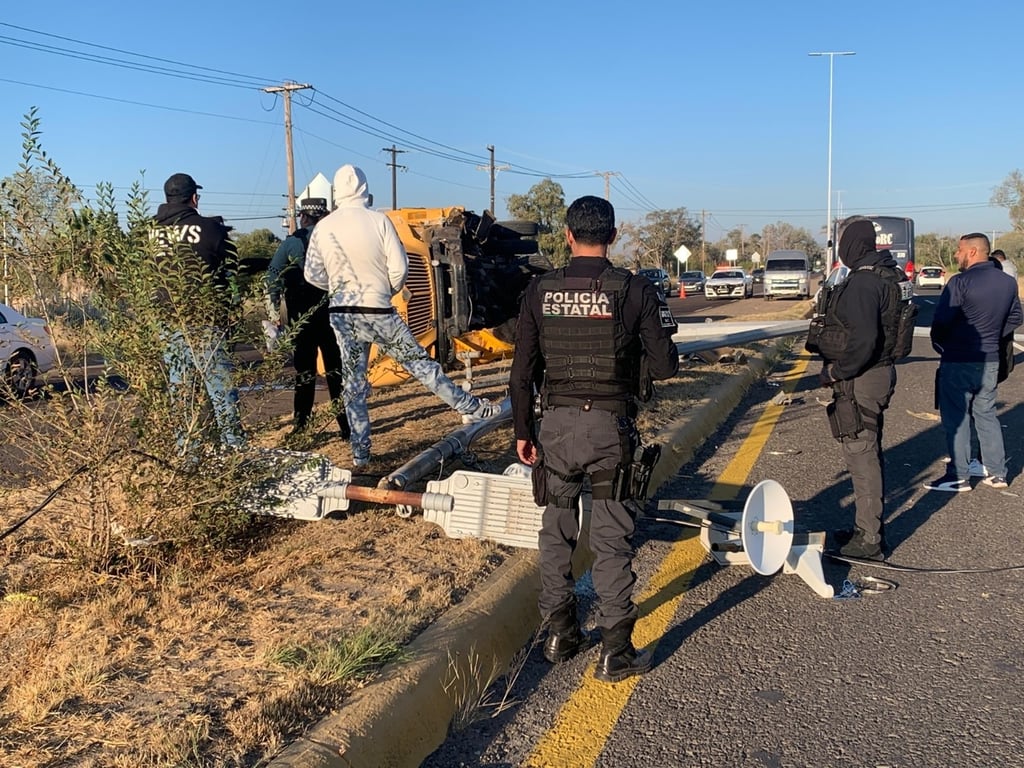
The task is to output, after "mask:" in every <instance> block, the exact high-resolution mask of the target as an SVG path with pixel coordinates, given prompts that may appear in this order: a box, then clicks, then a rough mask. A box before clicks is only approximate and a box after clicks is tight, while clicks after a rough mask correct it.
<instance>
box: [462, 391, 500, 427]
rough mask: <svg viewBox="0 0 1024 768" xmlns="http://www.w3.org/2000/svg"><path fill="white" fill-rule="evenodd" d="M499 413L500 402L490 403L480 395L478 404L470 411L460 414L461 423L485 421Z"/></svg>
mask: <svg viewBox="0 0 1024 768" xmlns="http://www.w3.org/2000/svg"><path fill="white" fill-rule="evenodd" d="M499 413H501V403H492V402H491V401H490V400H488V399H486V398H484V397H481V398H480V405H478V406H477V409H476V410H475V411H473V412H472V413H464V414H462V423H463V424H476V423H477V422H478V421H486V420H487V419H489V418H491V417H492V416H497V415H498V414H499Z"/></svg>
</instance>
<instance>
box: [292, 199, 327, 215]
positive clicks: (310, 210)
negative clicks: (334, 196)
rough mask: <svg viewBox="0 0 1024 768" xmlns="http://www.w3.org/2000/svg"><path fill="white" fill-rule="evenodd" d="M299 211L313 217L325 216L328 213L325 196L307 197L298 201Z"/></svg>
mask: <svg viewBox="0 0 1024 768" xmlns="http://www.w3.org/2000/svg"><path fill="white" fill-rule="evenodd" d="M299 213H304V214H306V215H307V216H314V217H319V216H326V215H327V214H328V213H329V211H328V210H327V198H325V197H307V198H306V199H305V200H303V201H302V202H300V203H299Z"/></svg>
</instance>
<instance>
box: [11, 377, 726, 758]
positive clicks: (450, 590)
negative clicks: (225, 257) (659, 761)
mask: <svg viewBox="0 0 1024 768" xmlns="http://www.w3.org/2000/svg"><path fill="white" fill-rule="evenodd" d="M502 365H506V364H499V365H498V366H497V367H498V368H499V369H501V367H502ZM732 370H733V369H732V367H731V366H718V365H706V364H694V363H686V364H684V366H683V370H682V371H681V372H680V375H679V376H678V377H677V378H676V379H674V380H672V381H670V382H664V383H661V384H660V385H659V386H658V399H657V401H656V402H655V404H653V406H652V407H650V408H645V409H644V411H643V412H642V414H641V418H640V423H641V428H642V429H643V430H644V431H645V432H646V433H647V434H651V433H654V432H657V431H658V429H660V428H661V427H663V426H664V425H665V424H667V423H668V422H670V421H672V420H674V419H676V418H678V417H679V416H680V414H681V413H682V411H684V410H685V409H687V408H689V407H691V406H692V404H693V403H694V402H696V401H697V400H699V399H700V398H701V397H702V396H703V395H704V393H705V392H706V391H707V390H708V389H709V388H711V387H713V386H714V385H715V384H717V383H718V382H719V381H721V380H722V379H723V378H725V377H726V376H727V375H729V373H730V372H731V371H732ZM484 394H486V395H489V396H492V397H500V396H501V395H502V394H503V392H502V390H501V388H500V387H499V388H496V389H492V390H490V391H485V392H484ZM323 397H324V393H323V392H319V393H318V398H323ZM243 400H244V405H245V407H246V411H247V412H246V419H247V422H249V423H250V424H255V423H260V424H262V425H263V426H264V427H265V428H266V429H267V431H266V432H265V438H264V442H265V444H267V445H280V444H282V442H283V441H284V437H285V434H286V432H287V429H288V428H289V426H290V425H289V423H288V418H287V414H288V413H289V412H290V409H291V391H290V389H287V388H285V389H281V390H271V389H268V390H257V391H253V392H250V393H247V394H246V395H245V396H244V398H243ZM321 407H323V406H321ZM324 410H326V409H324ZM411 413H415V414H416V418H415V419H410V418H409V414H411ZM371 416H372V418H373V421H374V455H375V457H376V460H375V462H374V463H373V464H372V465H371V467H370V470H371V471H372V472H374V473H375V474H374V475H372V476H357V478H356V482H358V483H359V484H361V485H369V486H372V485H375V484H376V481H377V480H378V479H379V477H380V476H383V475H384V474H386V473H387V472H388V471H391V470H392V469H394V468H396V467H397V466H399V465H400V464H402V463H404V462H405V461H407V460H408V459H410V458H412V457H413V456H414V455H416V454H417V453H419V452H421V451H422V450H424V449H426V448H427V447H429V446H430V445H432V444H433V443H434V442H435V441H436V440H438V439H440V438H441V437H442V436H443V435H444V434H447V433H448V432H450V431H452V430H454V429H455V428H457V427H458V426H459V425H460V422H459V417H458V416H457V415H456V414H454V413H453V412H451V411H449V410H448V409H447V408H446V407H445V406H443V405H442V404H441V403H440V402H439V401H438V400H436V398H434V397H433V396H432V395H430V394H429V393H427V392H426V391H425V390H423V389H422V387H420V386H419V385H418V384H410V385H405V386H402V387H398V388H395V389H390V390H382V391H380V392H378V393H375V395H374V396H373V399H372V400H371ZM321 424H322V425H323V431H322V432H321V433H320V434H319V435H317V434H314V435H313V437H312V438H310V440H309V441H308V444H307V445H306V446H304V447H306V448H310V449H314V450H316V451H317V452H320V453H322V454H323V455H325V456H327V457H328V458H329V459H331V460H332V461H333V462H334V463H336V464H337V465H339V466H348V465H349V463H350V459H351V456H350V453H349V448H348V446H347V444H345V443H343V442H342V441H340V440H338V439H337V438H336V437H335V432H334V428H333V426H332V422H331V420H330V417H329V415H328V414H326V413H324V414H323V416H322V417H321ZM473 453H474V457H473V458H474V459H475V461H473V462H472V463H473V465H474V467H476V468H480V469H482V470H484V471H495V472H497V471H501V470H502V469H504V467H505V466H507V464H509V463H510V462H511V461H512V460H513V458H514V454H513V449H512V439H511V430H510V429H509V428H504V429H501V430H497V431H496V432H494V433H492V434H490V435H487V436H485V437H483V438H480V439H479V440H478V442H477V443H475V444H474V446H473ZM468 458H469V457H467V459H468ZM451 469H452V467H446V468H445V474H447V472H448V471H450V470H451ZM44 495H45V494H44V493H43V492H42V491H41V490H40V489H37V488H31V487H30V488H24V489H20V490H17V491H13V490H12V491H11V492H10V493H9V494H8V495H7V498H6V502H7V503H6V504H5V505H4V508H5V509H4V513H3V516H2V520H3V526H2V527H3V528H6V527H7V526H8V525H11V524H13V522H14V521H15V520H17V519H18V518H20V517H21V516H22V515H23V514H25V513H26V512H27V511H28V510H29V509H31V508H32V506H33V505H34V504H38V503H39V501H40V500H41V499H42V498H43V496H44ZM61 509H62V508H61V505H60V504H58V503H56V502H55V503H54V504H53V505H51V506H48V507H47V508H46V509H44V511H43V512H41V513H40V515H39V516H38V517H37V518H36V519H33V520H32V521H31V522H29V523H28V524H26V525H25V526H24V527H23V528H21V529H20V530H19V531H18V532H17V533H15V534H14V535H12V536H10V537H8V538H7V539H4V540H3V541H2V542H0V558H2V562H3V570H2V571H0V626H2V627H5V628H6V631H5V632H4V633H3V634H2V635H0V764H2V765H4V766H19V767H21V768H36V767H42V766H51V765H61V766H76V767H77V766H81V767H83V768H85V767H88V768H93V767H96V768H99V767H100V766H104V767H105V766H126V767H127V766H132V767H133V768H138V767H140V766H146V767H148V766H152V767H154V768H155V767H156V766H197V767H198V766H257V765H263V764H265V763H266V762H267V760H268V759H269V757H270V756H271V755H273V754H274V753H275V752H276V751H277V750H279V749H280V748H281V747H282V746H283V745H284V744H286V743H287V742H288V741H290V740H291V739H292V738H294V736H295V735H297V734H298V733H300V732H301V730H302V729H303V728H304V727H306V726H308V725H309V724H310V723H311V722H313V721H315V720H316V719H317V718H319V717H320V716H322V715H323V714H325V713H327V712H328V711H330V710H331V709H332V708H333V707H336V706H337V705H338V704H339V703H340V702H341V701H342V700H343V699H344V698H345V697H346V696H347V695H348V694H349V693H350V692H351V690H353V688H354V687H356V686H359V685H362V684H364V682H365V681H366V680H367V679H369V678H370V677H372V676H373V674H374V673H375V671H376V670H377V669H378V667H379V664H380V663H382V662H383V661H386V660H387V659H389V658H394V657H395V656H396V655H400V653H401V647H402V646H403V645H404V644H405V643H407V642H408V641H409V640H410V639H411V638H412V637H413V636H414V635H415V634H416V633H417V632H419V631H420V630H422V628H423V627H425V626H426V625H427V624H429V623H430V622H431V621H433V620H435V619H436V618H437V617H438V616H439V615H440V614H441V613H443V612H444V611H445V610H447V609H448V608H449V607H451V606H452V605H453V604H455V603H457V602H459V601H460V600H462V599H463V597H464V596H465V595H466V593H467V592H468V591H469V590H470V589H472V588H473V586H474V585H475V584H477V583H478V582H479V581H480V580H481V579H482V578H483V577H484V576H486V575H487V574H488V573H489V572H490V571H492V570H493V569H494V568H495V567H496V566H497V565H498V564H500V563H501V562H502V560H503V559H504V558H505V557H506V556H507V554H508V550H507V549H505V548H502V547H500V546H498V545H495V544H492V543H488V542H483V541H475V540H472V539H460V540H451V539H447V538H445V536H444V534H443V532H442V531H441V530H440V529H439V528H437V527H436V526H434V525H432V524H430V523H427V522H425V521H424V520H423V519H422V518H421V517H413V518H411V519H403V518H399V517H398V516H396V515H395V514H394V512H393V510H391V509H383V508H373V507H367V506H363V507H361V508H360V507H358V506H355V507H354V508H353V509H352V510H350V512H349V513H348V514H347V515H345V516H340V517H332V518H329V519H326V520H323V521H319V522H313V523H303V522H295V521H281V520H268V519H262V520H260V521H257V526H258V527H259V528H260V529H261V530H260V536H258V537H257V538H256V539H255V540H254V541H253V542H252V543H251V544H250V545H249V546H248V547H244V548H238V549H233V550H230V551H212V552H204V553H197V554H196V555H195V559H194V560H192V561H188V560H177V561H174V562H172V563H168V564H166V565H164V567H162V568H161V569H159V570H156V569H154V570H153V571H152V572H151V573H149V574H147V573H144V572H143V573H139V572H132V573H131V575H128V576H124V577H120V578H119V577H116V576H111V575H102V576H101V575H96V574H93V573H89V572H83V571H82V570H80V569H77V568H75V567H73V565H72V563H71V561H69V560H67V559H65V557H64V553H62V552H61V551H60V549H59V547H58V548H52V547H47V546H45V544H44V542H43V537H42V536H41V535H40V531H41V530H42V529H43V528H44V527H45V529H46V531H48V532H51V533H52V532H53V531H59V530H60V526H61V525H62V512H61ZM485 672H487V671H484V670H482V671H481V674H482V676H483V677H485V678H492V677H493V675H492V674H491V673H490V672H487V674H484V673H485ZM482 682H486V681H481V683H482ZM486 689H487V686H486V685H483V687H482V688H480V689H479V690H480V691H481V692H482V691H485V690H486ZM467 690H468V689H467ZM468 698H469V699H470V700H473V699H474V698H475V699H476V701H475V704H476V706H484V705H485V702H481V701H480V700H479V697H478V696H477V697H474V696H469V697H468ZM467 704H469V702H467ZM469 708H470V709H471V708H472V706H470V707H469Z"/></svg>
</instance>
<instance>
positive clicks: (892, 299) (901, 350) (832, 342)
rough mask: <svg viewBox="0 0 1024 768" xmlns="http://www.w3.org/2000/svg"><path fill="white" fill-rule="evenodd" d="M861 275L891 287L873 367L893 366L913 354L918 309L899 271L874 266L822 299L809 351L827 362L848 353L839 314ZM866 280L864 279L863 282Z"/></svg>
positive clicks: (846, 333) (851, 276)
mask: <svg viewBox="0 0 1024 768" xmlns="http://www.w3.org/2000/svg"><path fill="white" fill-rule="evenodd" d="M858 275H875V276H877V277H878V278H879V279H881V280H882V281H883V282H885V283H886V284H887V285H888V286H891V289H890V291H889V299H888V301H886V302H885V303H884V304H883V306H882V308H881V326H882V334H883V335H882V339H881V340H880V342H881V343H880V347H879V348H878V360H877V362H876V363H874V365H876V366H877V365H890V364H892V363H894V362H895V361H897V360H901V359H903V358H904V357H906V356H907V355H909V354H910V350H911V347H912V346H913V342H914V325H915V321H916V319H917V311H918V310H917V305H915V304H914V303H913V301H912V298H913V295H914V290H913V287H912V286H911V284H910V282H909V281H908V280H907V277H906V275H905V274H904V273H903V272H902V271H901V270H897V269H892V268H891V267H883V266H880V265H872V266H867V267H861V268H860V269H857V270H855V271H853V272H851V273H850V274H849V276H848V277H847V278H846V280H844V281H843V282H842V283H840V284H839V285H837V286H834V287H832V288H830V289H829V290H828V292H827V293H826V294H825V295H824V296H822V302H821V303H822V306H821V307H819V312H821V315H820V316H819V317H817V318H815V319H814V320H813V321H812V322H811V328H810V331H809V333H808V337H807V343H806V344H805V347H806V349H807V350H808V351H809V352H815V353H820V354H821V355H822V357H824V358H825V359H826V360H838V359H839V358H840V357H841V356H842V354H843V352H844V351H845V350H846V344H847V340H848V339H849V334H850V329H849V328H848V327H847V326H846V324H845V323H843V322H842V321H841V320H840V318H839V316H838V315H837V314H836V306H837V304H838V302H839V297H840V296H842V294H843V291H845V290H846V287H847V286H848V285H849V284H850V281H851V280H853V279H854V278H856V277H857V276H858ZM860 279H865V278H863V277H862V278H860Z"/></svg>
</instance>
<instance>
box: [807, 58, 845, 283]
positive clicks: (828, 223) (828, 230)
mask: <svg viewBox="0 0 1024 768" xmlns="http://www.w3.org/2000/svg"><path fill="white" fill-rule="evenodd" d="M807 55H808V56H828V197H827V200H828V202H827V204H826V206H825V242H828V241H829V240H831V239H832V65H833V62H834V61H835V57H836V56H856V55H857V52H856V51H812V52H811V53H808V54H807ZM838 245H839V244H838V243H833V244H832V248H833V249H835V248H836V247H837V246H838ZM832 261H833V259H832V252H831V251H830V252H829V266H828V268H829V269H831V268H832Z"/></svg>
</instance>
